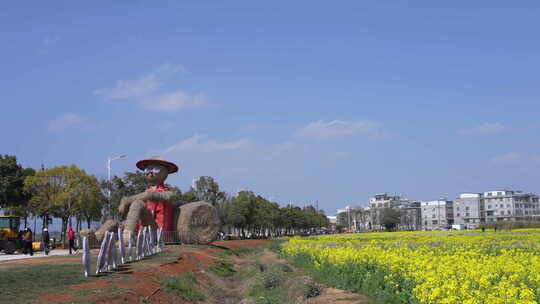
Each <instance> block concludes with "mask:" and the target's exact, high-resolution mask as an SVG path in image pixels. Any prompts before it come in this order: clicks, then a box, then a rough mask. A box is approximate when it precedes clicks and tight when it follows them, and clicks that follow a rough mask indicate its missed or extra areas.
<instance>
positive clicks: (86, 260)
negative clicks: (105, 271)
mask: <svg viewBox="0 0 540 304" xmlns="http://www.w3.org/2000/svg"><path fill="white" fill-rule="evenodd" d="M82 245H83V254H82V263H83V267H84V276H85V277H88V274H89V273H90V246H89V245H88V237H87V236H85V237H83V241H82Z"/></svg>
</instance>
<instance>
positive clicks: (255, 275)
mask: <svg viewBox="0 0 540 304" xmlns="http://www.w3.org/2000/svg"><path fill="white" fill-rule="evenodd" d="M267 244H269V242H268V241H259V240H253V241H225V242H216V243H215V244H214V245H216V246H209V247H179V248H178V247H177V248H172V247H170V248H167V251H168V254H170V255H173V256H174V255H176V256H178V258H176V259H170V261H168V262H164V263H158V264H155V265H142V266H144V267H141V268H138V269H136V268H135V267H134V268H132V269H129V270H126V271H124V272H117V273H116V274H119V275H117V276H116V277H115V278H114V279H110V278H109V279H101V278H100V279H98V280H96V281H93V282H90V283H83V284H78V285H72V286H70V287H69V288H68V289H67V292H65V291H64V292H62V293H58V294H48V295H43V296H41V297H40V298H39V299H38V301H39V302H48V303H65V302H74V303H80V302H82V303H188V302H186V301H184V300H182V299H180V298H179V297H178V296H177V295H175V294H171V293H170V290H169V291H168V290H167V289H166V288H164V287H163V284H160V282H162V281H163V280H164V279H166V278H170V277H181V276H183V275H186V274H188V273H192V274H193V275H194V276H195V278H196V285H195V286H194V288H196V289H197V290H199V291H200V292H201V293H202V294H203V295H204V298H205V299H204V300H201V301H192V302H189V303H196V304H203V303H207V304H254V303H255V302H254V301H253V300H252V299H251V298H252V296H253V295H252V293H253V289H254V286H258V285H257V284H259V285H260V284H261V282H262V281H261V280H263V279H264V278H265V276H267V273H271V271H273V270H272V269H276V267H277V268H279V269H281V268H283V269H284V270H283V273H281V275H282V276H283V278H282V280H283V283H282V285H280V286H279V287H278V288H277V289H276V292H279V293H280V294H281V296H286V298H287V299H296V300H293V301H291V303H311V304H327V303H332V304H352V303H369V299H368V298H366V297H364V296H361V295H357V294H350V293H346V292H344V291H342V290H338V289H333V288H323V289H322V292H321V293H320V295H318V296H316V297H313V298H309V299H306V298H305V296H304V294H303V288H304V287H303V286H306V284H308V283H309V282H310V280H311V279H310V278H309V277H307V276H305V275H303V274H302V273H301V271H300V270H298V269H294V268H293V267H290V266H289V265H288V264H287V261H286V260H283V259H280V258H279V257H278V255H277V254H276V253H274V252H272V251H270V250H268V249H265V248H263V247H261V246H262V245H267ZM227 248H229V249H227ZM246 248H247V249H246ZM151 262H152V259H148V262H145V261H143V262H142V263H141V264H144V263H151ZM136 264H137V263H135V264H133V265H136ZM262 292H267V291H265V290H263V291H262ZM268 292H273V291H268ZM270 295H271V294H270V293H269V296H270ZM268 303H270V302H268ZM271 303H281V302H271Z"/></svg>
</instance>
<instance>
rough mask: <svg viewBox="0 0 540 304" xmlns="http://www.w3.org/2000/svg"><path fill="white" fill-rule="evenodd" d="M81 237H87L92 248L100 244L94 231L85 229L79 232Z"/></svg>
mask: <svg viewBox="0 0 540 304" xmlns="http://www.w3.org/2000/svg"><path fill="white" fill-rule="evenodd" d="M79 235H80V236H81V238H84V237H87V238H88V244H89V245H90V246H95V245H96V244H98V241H97V238H96V233H95V232H94V230H92V229H83V230H81V231H80V232H79Z"/></svg>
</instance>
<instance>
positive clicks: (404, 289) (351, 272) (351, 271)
mask: <svg viewBox="0 0 540 304" xmlns="http://www.w3.org/2000/svg"><path fill="white" fill-rule="evenodd" d="M290 262H291V263H292V264H293V265H294V266H295V267H297V268H300V269H302V270H303V271H304V272H306V274H308V275H309V276H310V277H311V278H313V280H314V281H315V282H319V283H323V284H324V285H327V286H332V287H335V288H339V289H343V290H347V291H349V292H353V293H360V294H364V295H368V296H370V297H371V299H372V300H373V302H374V303H380V304H417V302H416V301H414V300H411V299H412V297H411V294H410V293H411V290H412V289H413V288H414V285H412V283H411V282H409V281H406V280H401V281H400V284H399V288H400V294H399V295H396V292H395V289H394V287H393V286H391V285H389V284H388V281H387V280H386V279H385V277H386V275H388V273H389V271H388V270H387V269H383V268H380V267H377V266H375V265H352V264H351V265H343V266H340V267H335V266H331V265H324V264H323V265H321V266H320V267H315V266H314V265H313V263H312V261H311V259H310V257H309V256H308V255H298V256H296V257H295V258H293V259H290Z"/></svg>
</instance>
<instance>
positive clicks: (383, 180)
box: [0, 1, 540, 214]
mask: <svg viewBox="0 0 540 304" xmlns="http://www.w3.org/2000/svg"><path fill="white" fill-rule="evenodd" d="M518 4H519V6H518V5H516V4H515V3H513V4H512V3H510V2H508V1H474V2H471V1H453V2H445V3H443V2H434V1H414V2H411V1H391V2H390V1H384V2H383V1H341V2H339V3H338V4H336V3H331V2H328V1H320V2H319V1H294V3H293V1H267V2H260V1H258V2H254V1H234V2H230V1H229V2H221V3H217V2H216V3H201V2H200V1H193V2H188V1H161V2H159V4H157V3H156V2H149V1H115V2H105V1H95V2H92V3H84V4H83V3H77V4H75V3H73V2H69V1H63V2H62V1H60V2H54V3H52V2H43V3H40V2H36V3H33V4H32V5H31V6H30V5H27V6H22V5H21V4H14V3H10V4H7V5H6V4H3V5H2V6H3V7H2V9H0V28H1V29H2V30H0V39H1V41H2V48H0V67H1V69H0V75H1V79H2V81H1V82H0V92H1V93H0V102H1V104H2V110H3V113H4V115H3V117H2V119H1V120H0V127H1V130H2V141H1V143H0V153H2V154H14V155H16V156H17V157H18V158H19V161H20V162H21V163H22V164H23V165H24V166H29V167H34V168H39V167H40V166H41V164H44V165H45V166H46V167H52V166H56V165H69V164H77V165H78V166H79V167H81V168H83V169H85V170H87V171H88V172H90V173H92V174H96V175H97V176H99V177H105V176H106V168H105V162H106V159H107V157H108V156H113V155H117V154H121V153H127V154H128V155H129V157H128V158H126V159H122V160H117V161H114V162H113V173H115V174H121V173H122V172H125V171H133V170H135V166H134V164H135V162H136V161H137V160H139V159H142V158H146V157H149V156H153V155H161V156H163V157H165V158H167V159H169V160H172V161H174V162H176V163H177V164H178V165H179V166H180V167H181V169H182V170H181V172H180V173H179V174H176V175H172V176H170V177H169V180H168V182H170V183H172V184H176V185H178V186H179V187H180V188H181V189H182V190H186V189H187V188H188V187H189V185H190V184H191V181H192V179H193V178H194V177H197V176H201V175H211V176H213V177H215V178H216V179H217V181H218V182H219V183H220V184H221V185H222V187H223V188H224V190H226V191H228V192H236V191H237V190H239V189H250V190H253V191H255V192H256V193H259V194H262V195H264V196H266V197H269V198H271V199H273V200H276V201H278V202H280V203H288V202H290V201H292V202H295V203H297V204H299V205H302V204H304V202H313V201H315V200H318V201H319V205H320V206H321V207H322V208H323V209H325V210H326V211H327V212H328V213H330V214H332V213H334V212H335V210H336V209H337V208H340V207H342V206H344V205H346V204H362V203H365V202H367V200H368V197H369V196H370V195H372V194H374V193H379V192H389V193H400V194H404V195H406V196H407V197H409V198H414V199H421V200H428V199H436V198H439V197H444V196H446V197H450V198H451V197H454V196H455V195H456V194H458V193H459V192H466V191H475V192H476V191H485V190H489V189H499V188H511V189H518V190H524V191H533V192H540V187H539V184H538V181H539V180H540V173H539V172H540V143H539V142H540V141H539V136H538V134H539V131H540V118H539V115H538V113H539V112H540V86H539V71H540V40H539V39H538V31H539V29H540V4H539V3H538V2H537V1H521V2H519V3H518ZM19 5H20V6H19Z"/></svg>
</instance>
